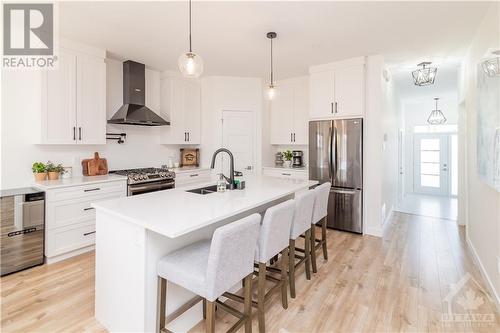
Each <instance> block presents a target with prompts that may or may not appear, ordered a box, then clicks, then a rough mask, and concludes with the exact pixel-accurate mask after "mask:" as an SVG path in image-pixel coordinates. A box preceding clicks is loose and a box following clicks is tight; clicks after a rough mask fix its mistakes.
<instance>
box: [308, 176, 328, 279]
mask: <svg viewBox="0 0 500 333" xmlns="http://www.w3.org/2000/svg"><path fill="white" fill-rule="evenodd" d="M331 186H332V184H331V183H330V182H326V183H323V184H321V185H319V186H317V187H316V188H314V189H313V190H311V191H314V192H315V193H316V200H315V201H314V211H313V218H312V221H311V222H312V228H311V263H312V270H313V272H314V273H316V272H317V271H318V269H317V266H316V250H317V249H319V248H320V247H322V248H323V258H324V259H325V260H328V251H327V247H326V245H327V244H326V224H327V223H328V220H327V216H328V198H329V197H330V188H331ZM318 223H321V224H320V225H318ZM316 226H319V227H321V239H317V238H316V229H315V227H316Z"/></svg>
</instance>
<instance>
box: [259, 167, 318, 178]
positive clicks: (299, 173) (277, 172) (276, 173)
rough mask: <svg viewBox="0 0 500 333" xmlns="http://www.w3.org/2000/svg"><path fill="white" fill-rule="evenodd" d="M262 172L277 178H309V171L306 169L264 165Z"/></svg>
mask: <svg viewBox="0 0 500 333" xmlns="http://www.w3.org/2000/svg"><path fill="white" fill-rule="evenodd" d="M262 174H263V175H264V176H268V177H277V178H293V179H309V171H308V170H307V169H292V168H278V167H276V168H273V167H264V168H262Z"/></svg>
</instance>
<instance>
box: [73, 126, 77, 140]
mask: <svg viewBox="0 0 500 333" xmlns="http://www.w3.org/2000/svg"><path fill="white" fill-rule="evenodd" d="M73 141H76V127H75V126H73Z"/></svg>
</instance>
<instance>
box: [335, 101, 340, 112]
mask: <svg viewBox="0 0 500 333" xmlns="http://www.w3.org/2000/svg"><path fill="white" fill-rule="evenodd" d="M338 112H339V109H338V103H337V102H335V113H338Z"/></svg>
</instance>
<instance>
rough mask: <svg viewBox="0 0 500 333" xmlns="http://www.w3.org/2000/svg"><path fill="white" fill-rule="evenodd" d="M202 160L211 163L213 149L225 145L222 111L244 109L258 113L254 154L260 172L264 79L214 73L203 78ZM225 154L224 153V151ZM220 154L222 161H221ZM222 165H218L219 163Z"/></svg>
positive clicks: (257, 169) (202, 162)
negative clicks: (214, 74) (223, 143)
mask: <svg viewBox="0 0 500 333" xmlns="http://www.w3.org/2000/svg"><path fill="white" fill-rule="evenodd" d="M201 91H202V93H201V110H202V111H201V122H202V124H203V129H202V133H201V145H200V150H201V151H203V152H207V153H203V154H202V155H201V164H202V165H210V161H211V158H212V152H214V151H215V150H217V149H218V148H220V147H221V146H222V121H221V119H222V111H224V110H236V111H237V110H242V111H252V112H254V114H255V124H256V128H255V133H254V137H255V142H254V156H255V165H254V169H255V170H256V172H260V170H261V168H262V147H263V144H262V109H263V98H262V97H263V96H262V79H260V78H244V77H225V76H212V77H206V78H203V79H202V80H201ZM221 156H222V155H221ZM220 158H221V157H219V159H218V161H220ZM217 169H218V167H217Z"/></svg>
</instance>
